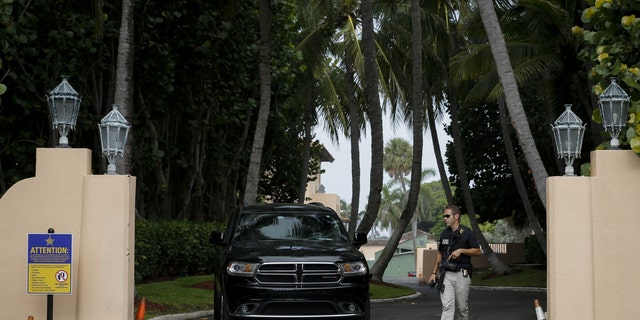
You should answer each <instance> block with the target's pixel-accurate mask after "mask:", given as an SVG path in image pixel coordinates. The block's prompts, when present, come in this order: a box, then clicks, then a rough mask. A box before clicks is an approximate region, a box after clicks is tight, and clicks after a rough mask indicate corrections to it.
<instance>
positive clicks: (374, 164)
mask: <svg viewBox="0 0 640 320" xmlns="http://www.w3.org/2000/svg"><path fill="white" fill-rule="evenodd" d="M361 11H362V48H363V55H364V71H365V72H364V73H365V77H364V84H365V95H366V100H367V113H368V115H369V123H370V125H371V172H370V175H369V179H370V183H369V203H368V205H367V212H366V213H365V215H364V217H363V218H362V221H361V222H360V225H359V226H358V231H359V232H363V233H369V231H370V230H371V227H372V226H373V224H374V223H375V220H376V218H377V217H378V211H379V210H380V200H381V198H382V196H381V192H382V180H383V179H382V178H383V174H384V167H383V150H384V139H383V133H382V107H381V106H380V98H379V91H378V68H377V64H376V46H375V39H374V29H373V4H372V0H363V1H362V3H361Z"/></svg>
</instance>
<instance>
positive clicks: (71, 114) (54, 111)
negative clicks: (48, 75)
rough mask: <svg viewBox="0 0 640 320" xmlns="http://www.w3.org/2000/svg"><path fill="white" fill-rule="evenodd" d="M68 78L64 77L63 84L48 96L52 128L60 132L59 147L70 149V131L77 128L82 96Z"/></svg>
mask: <svg viewBox="0 0 640 320" xmlns="http://www.w3.org/2000/svg"><path fill="white" fill-rule="evenodd" d="M67 78H68V77H67V76H62V82H60V84H58V86H57V87H56V88H55V89H53V90H51V92H50V93H49V95H48V96H47V102H48V104H49V115H50V116H51V126H52V128H53V129H54V130H56V129H57V130H58V134H59V135H60V139H59V140H58V147H62V148H68V147H69V139H68V138H67V135H68V134H69V131H71V130H73V129H75V128H76V121H77V120H78V112H79V111H80V101H81V100H82V99H81V98H80V95H79V94H78V93H77V92H76V90H74V89H73V87H72V86H71V85H70V84H69V82H68V81H67Z"/></svg>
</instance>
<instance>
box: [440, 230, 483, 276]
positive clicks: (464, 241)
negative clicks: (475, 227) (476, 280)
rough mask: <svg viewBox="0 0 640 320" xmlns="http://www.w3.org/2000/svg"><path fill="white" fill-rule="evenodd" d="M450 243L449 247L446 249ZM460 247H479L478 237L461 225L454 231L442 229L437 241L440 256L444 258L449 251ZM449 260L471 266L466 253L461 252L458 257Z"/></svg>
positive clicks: (469, 258)
mask: <svg viewBox="0 0 640 320" xmlns="http://www.w3.org/2000/svg"><path fill="white" fill-rule="evenodd" d="M450 245H452V246H451V249H448V248H449V246H450ZM461 248H462V249H469V248H480V244H479V243H478V239H477V238H476V236H475V234H473V231H472V230H471V229H469V228H467V227H465V226H462V225H461V226H460V227H459V228H458V230H456V231H452V230H451V228H446V229H444V231H442V233H441V234H440V241H439V243H438V250H439V251H440V252H441V253H442V258H443V259H446V258H447V257H448V256H449V254H451V252H453V251H455V250H456V249H461ZM450 261H451V262H455V263H458V264H460V265H468V266H471V257H470V256H468V255H466V254H462V255H460V257H458V259H451V260H450Z"/></svg>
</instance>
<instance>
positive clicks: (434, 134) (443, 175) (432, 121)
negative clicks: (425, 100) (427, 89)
mask: <svg viewBox="0 0 640 320" xmlns="http://www.w3.org/2000/svg"><path fill="white" fill-rule="evenodd" d="M427 116H428V118H429V132H430V133H431V143H433V153H434V155H435V157H436V164H437V165H438V173H440V183H442V190H444V194H445V196H446V197H447V202H448V203H453V192H451V185H450V184H449V177H447V171H446V169H445V165H444V160H442V150H440V141H439V138H438V130H437V128H436V118H435V112H434V111H433V106H430V107H427Z"/></svg>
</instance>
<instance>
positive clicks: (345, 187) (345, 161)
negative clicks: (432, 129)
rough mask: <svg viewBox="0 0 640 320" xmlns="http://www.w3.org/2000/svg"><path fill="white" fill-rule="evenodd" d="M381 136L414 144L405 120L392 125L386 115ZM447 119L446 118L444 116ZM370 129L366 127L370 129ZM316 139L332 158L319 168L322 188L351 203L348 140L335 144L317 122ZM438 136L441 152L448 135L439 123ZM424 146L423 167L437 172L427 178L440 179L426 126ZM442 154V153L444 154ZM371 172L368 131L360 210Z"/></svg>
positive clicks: (364, 143)
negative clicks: (331, 160) (402, 122)
mask: <svg viewBox="0 0 640 320" xmlns="http://www.w3.org/2000/svg"><path fill="white" fill-rule="evenodd" d="M383 120H384V121H383V130H384V132H383V137H384V144H385V146H386V144H387V142H388V141H389V140H391V139H393V138H403V139H405V140H406V141H408V142H409V143H411V144H413V143H412V141H413V138H412V133H411V128H408V127H407V126H406V125H404V124H397V123H396V124H395V125H393V124H392V122H391V120H390V118H389V117H388V116H386V115H385V116H384V119H383ZM445 121H446V123H447V124H448V123H449V120H448V119H446V120H445ZM369 130H370V129H368V131H369ZM315 133H316V139H318V140H319V141H320V143H322V144H323V145H324V147H325V148H326V149H327V151H329V153H330V154H331V155H332V156H333V158H334V159H335V160H334V161H333V162H323V163H322V169H324V170H325V173H323V174H322V175H321V176H320V183H321V184H322V185H323V186H324V188H325V193H336V194H338V196H339V197H340V199H341V200H344V201H346V202H347V203H351V145H350V143H349V140H347V139H346V138H345V137H341V138H340V140H339V141H338V144H335V143H333V142H332V141H331V139H330V138H329V135H328V134H327V133H326V132H325V130H324V128H323V127H322V126H320V129H319V130H316V132H315ZM438 137H439V140H440V150H441V151H442V152H443V153H444V151H445V145H446V143H447V141H449V140H451V138H450V137H449V136H448V135H447V134H446V133H445V132H444V124H443V123H438ZM423 139H424V148H423V154H422V169H423V170H424V169H433V170H434V171H435V172H436V176H434V177H431V178H429V181H433V180H440V177H439V176H438V175H437V172H438V165H437V163H436V158H435V154H434V151H433V146H432V144H431V134H430V133H429V131H428V130H427V131H426V133H425V135H424V137H423ZM443 158H444V154H443ZM370 173H371V135H370V134H368V132H367V135H366V136H363V137H362V140H361V141H360V175H361V176H360V206H359V208H360V210H364V208H365V204H366V203H367V200H368V195H369V175H370ZM389 180H390V178H389V175H388V174H387V173H386V172H385V173H384V183H387V182H388V181H389Z"/></svg>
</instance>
